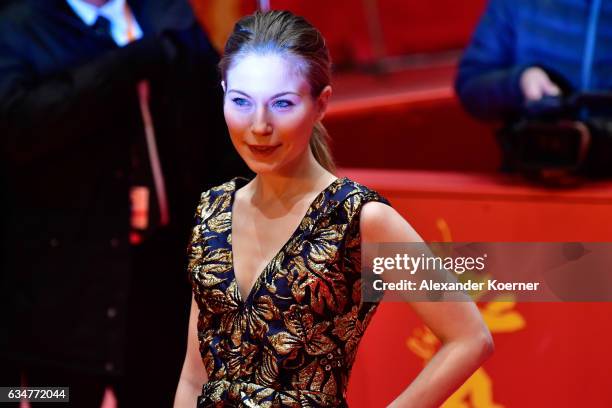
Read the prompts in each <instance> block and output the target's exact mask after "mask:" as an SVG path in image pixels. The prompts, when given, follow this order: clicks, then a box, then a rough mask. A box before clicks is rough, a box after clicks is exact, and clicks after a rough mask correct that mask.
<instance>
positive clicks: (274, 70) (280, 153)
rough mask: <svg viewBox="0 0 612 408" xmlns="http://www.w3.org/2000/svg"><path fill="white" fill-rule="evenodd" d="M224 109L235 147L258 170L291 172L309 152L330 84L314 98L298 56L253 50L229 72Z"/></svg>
mask: <svg viewBox="0 0 612 408" xmlns="http://www.w3.org/2000/svg"><path fill="white" fill-rule="evenodd" d="M226 80H227V82H226V83H225V84H223V86H224V90H225V98H224V103H223V111H224V114H225V121H226V122H227V126H228V129H229V133H230V136H231V138H232V143H233V144H234V147H235V148H236V150H237V151H238V153H239V154H240V156H241V157H242V159H243V160H244V161H245V162H246V163H247V165H248V166H249V167H250V169H251V170H252V171H253V172H255V173H257V174H264V173H279V174H280V173H284V172H287V171H290V170H291V169H292V168H294V167H295V166H296V165H298V163H301V160H304V159H305V158H306V157H307V156H306V155H308V154H309V151H310V148H309V141H310V135H311V133H312V128H313V126H314V124H315V123H316V121H318V120H320V119H321V118H322V117H323V114H324V112H325V108H326V106H327V100H328V98H329V94H330V93H331V88H326V90H325V91H324V92H322V93H321V96H320V97H319V98H317V99H314V98H313V97H312V96H311V90H310V85H309V84H308V82H307V81H306V78H305V77H304V75H302V74H301V72H300V70H299V60H298V59H297V58H296V57H286V56H280V55H278V54H266V55H260V54H255V53H253V54H249V55H247V56H245V57H242V58H241V59H239V60H238V61H237V62H236V63H235V64H234V65H233V66H232V67H231V68H230V69H229V70H228V72H227V75H226Z"/></svg>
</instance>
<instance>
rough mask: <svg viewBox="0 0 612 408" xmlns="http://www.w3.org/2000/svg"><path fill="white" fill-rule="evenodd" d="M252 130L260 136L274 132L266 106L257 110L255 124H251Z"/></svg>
mask: <svg viewBox="0 0 612 408" xmlns="http://www.w3.org/2000/svg"><path fill="white" fill-rule="evenodd" d="M251 132H253V134H255V135H258V136H265V135H269V134H271V133H272V123H270V121H269V120H268V114H267V112H266V109H265V108H259V109H257V112H255V117H254V118H253V124H252V125H251Z"/></svg>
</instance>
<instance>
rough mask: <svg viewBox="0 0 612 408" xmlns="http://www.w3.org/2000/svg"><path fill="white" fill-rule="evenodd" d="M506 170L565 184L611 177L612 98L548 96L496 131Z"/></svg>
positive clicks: (599, 96)
mask: <svg viewBox="0 0 612 408" xmlns="http://www.w3.org/2000/svg"><path fill="white" fill-rule="evenodd" d="M497 136H498V141H499V142H500V144H501V147H502V152H503V162H504V166H503V167H504V169H505V170H515V171H518V172H520V173H522V174H524V175H525V176H527V177H528V178H530V179H535V180H537V181H541V182H544V183H548V184H557V185H563V184H568V183H572V182H573V181H575V180H576V179H578V178H584V177H588V178H599V177H610V176H612V93H579V94H575V95H573V96H571V97H567V98H562V97H545V98H542V99H541V100H539V101H537V102H532V103H529V104H527V105H526V107H525V114H524V115H523V117H522V118H521V119H520V120H518V121H517V122H514V123H512V124H511V125H509V126H506V127H505V128H503V129H501V130H500V131H499V132H498V135H497Z"/></svg>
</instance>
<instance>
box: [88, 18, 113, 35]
mask: <svg viewBox="0 0 612 408" xmlns="http://www.w3.org/2000/svg"><path fill="white" fill-rule="evenodd" d="M91 28H93V30H94V31H95V32H96V34H97V35H98V36H99V37H105V38H109V39H111V40H112V38H113V36H112V35H111V22H110V20H109V19H108V18H106V17H104V16H100V15H99V16H98V18H97V19H96V22H95V23H94V24H93V25H92V26H91Z"/></svg>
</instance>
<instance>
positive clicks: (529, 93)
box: [520, 67, 561, 102]
mask: <svg viewBox="0 0 612 408" xmlns="http://www.w3.org/2000/svg"><path fill="white" fill-rule="evenodd" d="M520 86H521V90H522V91H523V96H524V97H525V100H526V101H527V102H530V101H539V100H540V99H542V98H543V97H544V96H559V95H561V89H560V88H559V87H558V86H557V85H556V84H555V83H554V82H553V81H552V80H551V79H550V77H549V76H548V74H547V73H546V71H544V70H543V69H542V68H539V67H531V68H527V69H526V70H525V71H523V74H522V75H521V79H520Z"/></svg>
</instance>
